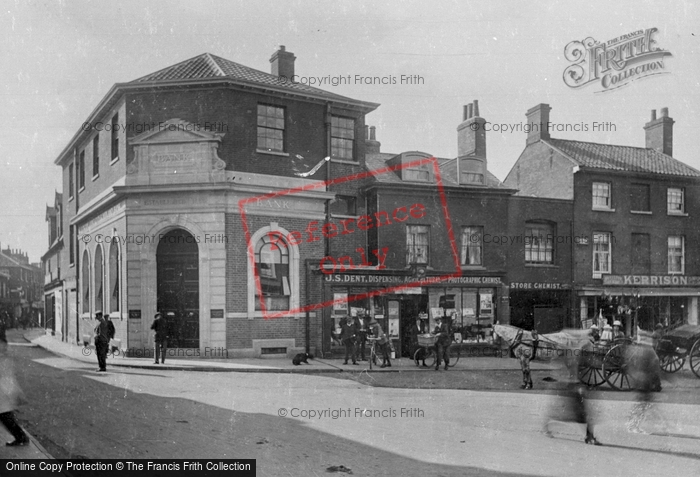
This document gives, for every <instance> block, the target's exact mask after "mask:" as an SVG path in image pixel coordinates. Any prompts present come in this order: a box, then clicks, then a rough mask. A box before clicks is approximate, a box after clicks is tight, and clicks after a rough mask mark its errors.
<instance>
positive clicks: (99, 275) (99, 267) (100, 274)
mask: <svg viewBox="0 0 700 477" xmlns="http://www.w3.org/2000/svg"><path fill="white" fill-rule="evenodd" d="M104 309H105V306H104V258H103V256H102V247H101V246H100V245H98V246H97V248H96V249H95V311H97V310H100V311H102V310H104Z"/></svg>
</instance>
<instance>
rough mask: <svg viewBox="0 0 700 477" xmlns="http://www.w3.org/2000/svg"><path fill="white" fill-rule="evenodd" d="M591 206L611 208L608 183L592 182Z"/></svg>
mask: <svg viewBox="0 0 700 477" xmlns="http://www.w3.org/2000/svg"><path fill="white" fill-rule="evenodd" d="M593 208H594V209H603V210H612V200H611V194H610V183H608V182H594V183H593Z"/></svg>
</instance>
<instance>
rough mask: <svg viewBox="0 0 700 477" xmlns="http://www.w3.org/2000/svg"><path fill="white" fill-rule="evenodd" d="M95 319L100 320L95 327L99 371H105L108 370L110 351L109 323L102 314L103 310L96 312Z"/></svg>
mask: <svg viewBox="0 0 700 477" xmlns="http://www.w3.org/2000/svg"><path fill="white" fill-rule="evenodd" d="M95 319H96V320H97V321H99V323H98V324H97V326H96V327H95V353H96V354H97V363H98V365H99V369H98V370H97V371H99V372H101V373H104V372H106V371H107V351H109V324H108V323H107V320H105V319H104V317H103V316H102V312H101V311H98V312H96V313H95Z"/></svg>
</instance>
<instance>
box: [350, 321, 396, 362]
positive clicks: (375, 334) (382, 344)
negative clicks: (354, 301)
mask: <svg viewBox="0 0 700 477" xmlns="http://www.w3.org/2000/svg"><path fill="white" fill-rule="evenodd" d="M369 339H374V340H377V345H378V346H379V349H380V351H381V353H382V365H381V366H380V367H381V368H387V367H391V359H390V356H391V340H390V339H389V337H388V336H387V335H386V333H385V332H384V330H383V329H382V326H381V325H380V324H379V323H378V322H377V320H375V319H374V318H370V317H368V316H367V315H365V314H358V315H357V316H356V317H354V318H353V317H352V316H350V315H347V316H346V317H345V318H344V319H343V320H341V323H340V340H341V342H342V343H343V344H344V345H345V362H344V363H343V364H348V359H350V358H352V364H354V365H357V364H358V363H357V352H358V351H359V352H360V360H361V361H367V359H366V357H365V349H366V345H367V341H368V340H369Z"/></svg>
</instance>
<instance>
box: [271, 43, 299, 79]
mask: <svg viewBox="0 0 700 477" xmlns="http://www.w3.org/2000/svg"><path fill="white" fill-rule="evenodd" d="M296 59H297V57H296V56H294V53H292V52H290V51H286V50H285V49H284V45H280V49H279V50H277V51H275V52H274V53H273V54H272V57H271V58H270V63H272V74H273V75H274V76H284V77H285V78H287V80H289V81H291V80H292V77H293V76H294V60H296Z"/></svg>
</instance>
